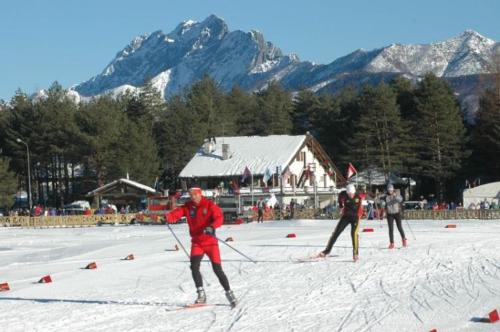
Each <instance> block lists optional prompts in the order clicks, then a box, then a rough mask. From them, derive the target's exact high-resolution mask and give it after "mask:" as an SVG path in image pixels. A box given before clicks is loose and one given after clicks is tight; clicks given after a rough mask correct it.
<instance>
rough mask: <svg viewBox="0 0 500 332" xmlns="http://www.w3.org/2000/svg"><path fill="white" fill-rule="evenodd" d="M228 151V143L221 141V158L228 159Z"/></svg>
mask: <svg viewBox="0 0 500 332" xmlns="http://www.w3.org/2000/svg"><path fill="white" fill-rule="evenodd" d="M230 157H231V156H230V152H229V144H226V143H223V144H222V160H227V159H229V158H230Z"/></svg>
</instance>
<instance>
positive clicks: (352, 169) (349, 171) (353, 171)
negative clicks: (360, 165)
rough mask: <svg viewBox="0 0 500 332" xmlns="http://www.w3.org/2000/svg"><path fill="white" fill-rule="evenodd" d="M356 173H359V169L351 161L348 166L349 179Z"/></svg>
mask: <svg viewBox="0 0 500 332" xmlns="http://www.w3.org/2000/svg"><path fill="white" fill-rule="evenodd" d="M354 174H358V171H357V170H356V168H354V166H353V165H352V164H351V163H349V166H348V167H347V180H349V179H350V178H351V177H352V176H353V175H354Z"/></svg>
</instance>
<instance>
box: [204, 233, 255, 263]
mask: <svg viewBox="0 0 500 332" xmlns="http://www.w3.org/2000/svg"><path fill="white" fill-rule="evenodd" d="M214 237H215V238H216V239H217V240H218V241H219V242H221V243H224V244H225V245H226V246H228V247H229V248H231V249H233V250H234V251H236V252H237V253H238V254H240V255H241V256H243V257H245V258H246V259H248V260H249V261H250V262H252V263H254V264H257V262H256V261H254V260H253V259H251V258H250V257H248V256H247V255H245V254H244V253H242V252H241V251H239V250H238V249H236V248H235V247H233V246H231V245H230V244H228V243H227V242H226V241H223V240H221V239H219V238H218V237H217V236H215V235H214Z"/></svg>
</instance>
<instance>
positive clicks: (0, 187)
mask: <svg viewBox="0 0 500 332" xmlns="http://www.w3.org/2000/svg"><path fill="white" fill-rule="evenodd" d="M16 191H17V179H16V174H15V173H14V172H12V171H11V170H10V169H9V160H8V159H6V158H0V207H2V208H6V209H10V208H11V207H12V204H14V195H15V194H16Z"/></svg>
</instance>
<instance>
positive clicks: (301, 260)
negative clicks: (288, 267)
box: [293, 255, 328, 263]
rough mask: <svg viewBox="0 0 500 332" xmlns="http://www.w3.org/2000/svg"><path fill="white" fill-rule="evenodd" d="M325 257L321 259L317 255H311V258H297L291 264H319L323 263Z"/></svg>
mask: <svg viewBox="0 0 500 332" xmlns="http://www.w3.org/2000/svg"><path fill="white" fill-rule="evenodd" d="M327 257H328V256H326V257H321V256H319V255H313V256H309V257H303V258H297V259H295V260H293V262H295V263H313V262H321V261H324V260H325V259H326V258H327Z"/></svg>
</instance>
